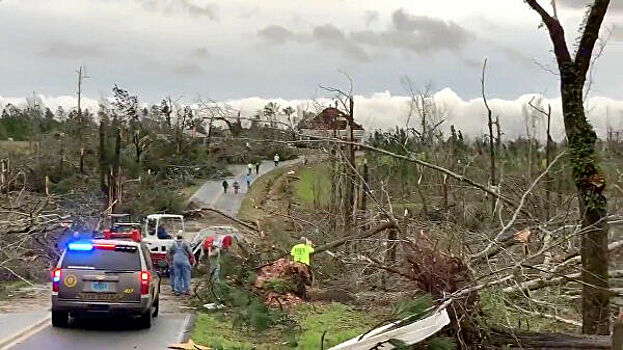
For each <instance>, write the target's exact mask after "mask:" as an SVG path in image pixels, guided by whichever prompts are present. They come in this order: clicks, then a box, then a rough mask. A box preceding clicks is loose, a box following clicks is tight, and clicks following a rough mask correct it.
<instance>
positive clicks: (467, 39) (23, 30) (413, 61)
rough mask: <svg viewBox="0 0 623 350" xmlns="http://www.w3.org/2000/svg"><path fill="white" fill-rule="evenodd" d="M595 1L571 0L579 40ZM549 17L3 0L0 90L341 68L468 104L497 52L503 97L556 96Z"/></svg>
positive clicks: (501, 9) (463, 6)
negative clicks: (81, 79) (544, 22)
mask: <svg viewBox="0 0 623 350" xmlns="http://www.w3.org/2000/svg"><path fill="white" fill-rule="evenodd" d="M541 2H542V3H543V5H544V6H545V7H547V8H548V9H549V8H550V7H549V3H550V0H542V1H541ZM585 2H586V1H583V0H559V7H560V8H559V16H560V18H561V20H562V21H563V24H564V25H565V26H566V28H567V35H568V37H569V38H568V41H569V42H570V43H573V42H574V38H575V35H576V33H577V29H576V28H577V26H578V24H579V23H580V21H581V19H582V16H583V13H584V9H583V6H584V3H585ZM539 23H540V21H539V18H538V16H537V15H536V13H534V12H533V11H531V10H530V9H529V7H528V5H526V4H525V3H524V1H523V0H472V1H465V0H435V1H428V0H410V1H397V0H383V1H377V0H322V1H299V0H264V1H261V2H259V1H256V0H227V1H215V0H88V1H86V0H0V33H1V34H0V96H4V100H5V101H8V99H7V97H9V96H10V97H20V96H26V95H30V94H32V92H33V91H35V92H36V93H38V94H42V95H45V96H64V95H74V94H75V90H76V87H75V83H76V82H75V81H76V73H75V70H76V68H77V67H78V66H80V65H83V66H84V67H86V71H87V74H88V76H89V78H88V79H87V80H86V81H85V83H84V91H85V95H87V96H89V97H90V98H93V99H99V98H102V97H104V96H109V95H110V91H111V87H112V85H113V84H118V85H119V86H121V87H123V88H126V89H129V90H130V91H131V92H134V93H137V94H138V95H139V97H140V99H141V100H142V101H147V102H157V101H158V100H159V99H161V98H162V97H164V96H167V95H171V96H172V97H174V98H181V99H182V100H185V101H188V102H192V101H194V100H196V98H197V96H202V97H203V98H211V99H215V100H241V99H245V98H250V97H260V98H261V99H262V101H264V100H268V99H276V98H281V99H285V100H294V99H296V100H307V99H313V98H315V97H317V96H318V94H319V91H318V85H319V84H324V85H334V86H345V85H346V81H345V80H344V78H343V76H342V75H341V74H340V73H339V71H340V70H341V71H344V72H347V73H348V74H349V75H350V76H351V77H352V78H353V80H354V91H355V93H357V94H359V95H361V96H362V98H366V99H367V100H374V96H377V97H378V96H401V95H405V94H406V92H405V88H404V86H403V84H402V83H401V78H402V77H404V76H409V77H410V79H411V80H412V81H413V82H414V84H415V85H416V86H424V85H425V84H427V83H429V82H430V83H432V84H433V86H434V88H435V90H436V91H441V90H444V89H450V90H451V91H449V90H444V91H446V92H448V91H449V92H450V93H451V94H456V96H457V98H458V101H463V102H465V101H470V100H472V99H474V98H477V97H478V96H479V95H480V81H479V80H480V70H481V67H482V62H483V60H484V58H485V57H487V58H488V60H489V63H488V67H489V69H488V74H487V76H488V77H487V81H488V87H487V90H488V94H489V95H490V96H491V97H492V98H499V99H503V100H507V101H516V100H518V99H521V98H522V96H523V95H525V94H529V93H543V94H545V95H546V96H547V97H550V98H553V99H555V98H557V97H558V95H559V93H558V82H557V77H556V76H555V75H552V74H551V73H549V72H547V67H550V68H552V69H555V65H554V61H553V58H552V54H551V44H550V42H549V38H548V35H547V32H546V31H545V30H544V29H539V28H538V27H539ZM617 24H618V25H617ZM606 27H607V28H609V29H611V30H612V35H611V37H610V41H609V43H608V46H607V48H606V50H605V52H604V54H603V56H602V57H601V59H600V60H599V61H598V65H597V67H596V70H595V84H594V86H593V96H601V97H607V98H611V99H613V100H623V79H621V78H622V75H621V68H620V62H623V1H622V0H614V1H612V5H611V11H610V13H609V14H608V16H607V18H606ZM604 34H605V33H604ZM604 36H605V35H604ZM379 93H380V94H381V95H379ZM375 94H376V95H375ZM1 100H2V98H0V101H1ZM285 100H284V101H285ZM368 112H369V111H368ZM377 113H383V111H377ZM379 118H381V119H382V118H383V117H379Z"/></svg>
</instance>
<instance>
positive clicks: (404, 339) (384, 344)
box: [329, 309, 450, 350]
mask: <svg viewBox="0 0 623 350" xmlns="http://www.w3.org/2000/svg"><path fill="white" fill-rule="evenodd" d="M449 323H450V317H449V316H448V312H447V311H446V310H445V309H444V310H442V311H440V312H437V313H435V314H433V315H432V316H429V317H426V318H424V319H421V320H419V321H416V322H413V323H411V324H408V325H406V326H402V327H401V326H400V324H401V322H395V323H391V324H388V325H386V326H383V327H380V328H377V329H375V330H372V331H370V332H368V334H365V335H363V336H357V337H355V338H352V339H350V340H348V341H346V342H344V343H341V344H339V345H336V346H334V347H332V348H330V349H329V350H345V349H348V350H368V349H372V348H374V349H393V348H395V346H394V345H393V344H394V343H395V340H398V341H400V342H401V343H404V345H413V344H416V343H419V342H421V341H422V340H424V339H426V338H428V337H430V336H432V335H433V334H435V333H437V332H438V331H440V330H441V329H442V328H443V327H445V326H446V325H448V324H449ZM396 327H398V328H396Z"/></svg>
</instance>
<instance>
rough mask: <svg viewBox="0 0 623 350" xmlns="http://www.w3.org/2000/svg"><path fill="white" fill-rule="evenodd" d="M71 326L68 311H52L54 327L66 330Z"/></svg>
mask: <svg viewBox="0 0 623 350" xmlns="http://www.w3.org/2000/svg"><path fill="white" fill-rule="evenodd" d="M68 325H69V313H68V312H66V311H52V327H60V328H64V327H67V326H68Z"/></svg>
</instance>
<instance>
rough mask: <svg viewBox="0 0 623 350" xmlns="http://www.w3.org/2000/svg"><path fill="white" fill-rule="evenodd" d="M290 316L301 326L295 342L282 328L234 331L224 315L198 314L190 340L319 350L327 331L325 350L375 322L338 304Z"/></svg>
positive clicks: (225, 347)
mask: <svg viewBox="0 0 623 350" xmlns="http://www.w3.org/2000/svg"><path fill="white" fill-rule="evenodd" d="M292 313H293V315H294V317H295V318H296V319H297V320H298V322H299V324H300V325H301V332H300V333H298V334H297V335H296V339H292V336H289V334H288V332H287V331H286V330H285V329H283V328H272V329H269V330H268V331H264V332H261V333H257V332H254V331H251V330H246V329H240V328H236V327H234V326H233V325H232V323H231V322H230V321H229V319H228V317H227V313H226V312H222V313H209V314H208V313H199V314H198V317H197V322H196V323H195V330H194V332H193V334H192V339H193V341H195V342H196V343H197V344H201V345H205V346H209V347H213V348H215V349H220V350H247V349H258V350H264V349H266V350H268V349H284V350H285V349H297V350H308V349H309V350H312V349H313V350H316V349H320V340H321V338H322V333H323V332H324V331H327V333H326V335H325V344H324V348H325V349H328V348H329V347H331V346H334V345H337V344H339V343H341V342H343V341H346V340H348V339H350V338H353V337H355V336H357V335H359V334H361V333H363V332H366V331H367V330H369V329H370V328H371V327H372V326H373V325H374V324H375V323H376V320H375V318H374V317H371V316H370V314H369V313H368V312H366V311H363V310H358V309H356V308H353V307H350V306H347V305H344V304H339V303H332V304H310V303H307V304H302V305H299V306H297V307H296V308H295V309H294V310H293V311H292Z"/></svg>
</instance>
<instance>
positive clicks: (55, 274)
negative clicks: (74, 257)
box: [52, 268, 62, 292]
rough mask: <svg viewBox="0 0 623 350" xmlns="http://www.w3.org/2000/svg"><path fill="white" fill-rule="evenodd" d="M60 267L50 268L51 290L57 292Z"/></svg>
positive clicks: (59, 280) (59, 281)
mask: <svg viewBox="0 0 623 350" xmlns="http://www.w3.org/2000/svg"><path fill="white" fill-rule="evenodd" d="M61 275H62V273H61V269H59V268H56V269H52V291H53V292H58V287H59V285H60V283H61Z"/></svg>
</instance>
